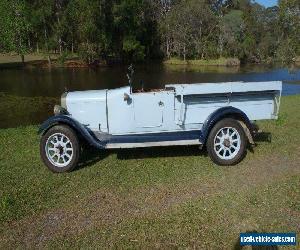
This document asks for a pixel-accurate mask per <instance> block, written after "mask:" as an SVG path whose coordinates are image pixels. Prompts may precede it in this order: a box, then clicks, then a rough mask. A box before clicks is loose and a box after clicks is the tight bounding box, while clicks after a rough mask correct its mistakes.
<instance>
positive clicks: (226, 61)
mask: <svg viewBox="0 0 300 250" xmlns="http://www.w3.org/2000/svg"><path fill="white" fill-rule="evenodd" d="M164 64H165V65H186V66H239V65H240V64H241V62H240V60H239V59H238V58H218V59H206V60H186V61H184V60H182V59H177V58H171V59H169V60H166V61H164Z"/></svg>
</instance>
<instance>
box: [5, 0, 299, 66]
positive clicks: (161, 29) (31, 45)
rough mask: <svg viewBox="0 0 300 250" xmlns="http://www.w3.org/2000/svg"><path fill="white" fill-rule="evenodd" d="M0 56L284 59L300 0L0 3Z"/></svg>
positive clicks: (292, 49)
mask: <svg viewBox="0 0 300 250" xmlns="http://www.w3.org/2000/svg"><path fill="white" fill-rule="evenodd" d="M0 52H16V53H18V54H19V55H20V56H22V55H24V54H28V53H34V52H38V53H44V54H45V55H50V54H51V53H60V54H61V56H62V57H63V56H65V55H66V54H68V53H76V54H77V55H79V56H80V57H81V58H82V59H84V60H86V61H87V62H92V61H94V60H96V59H112V60H117V61H122V62H128V61H142V60H147V59H157V58H161V59H162V58H165V59H169V58H172V57H176V58H180V59H183V60H187V59H215V58H219V57H236V58H239V59H241V60H242V61H244V62H262V61H271V60H281V61H290V60H292V59H293V58H295V57H296V56H299V55H300V1H299V0H280V1H279V2H278V6H276V7H272V8H264V7H263V6H261V5H259V4H257V3H254V2H253V1H250V0H1V1H0Z"/></svg>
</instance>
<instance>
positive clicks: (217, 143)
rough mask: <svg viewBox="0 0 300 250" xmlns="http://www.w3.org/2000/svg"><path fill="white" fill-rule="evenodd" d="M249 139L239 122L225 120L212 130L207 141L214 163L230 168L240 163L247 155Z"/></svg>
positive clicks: (230, 119)
mask: <svg viewBox="0 0 300 250" xmlns="http://www.w3.org/2000/svg"><path fill="white" fill-rule="evenodd" d="M246 148H247V137H246V135H245V132H244V129H243V127H242V126H241V125H240V123H239V122H238V121H237V120H234V119H232V118H225V119H223V120H221V121H219V122H218V123H217V124H216V125H215V126H214V127H213V128H212V130H211V132H210V134H209V136H208V140H207V151H208V154H209V156H210V158H211V159H212V161H213V162H214V163H216V164H218V165H222V166H229V165H235V164H237V163H239V162H240V161H241V160H242V159H243V158H244V157H245V155H246V152H247V150H246Z"/></svg>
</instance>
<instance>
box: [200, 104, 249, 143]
mask: <svg viewBox="0 0 300 250" xmlns="http://www.w3.org/2000/svg"><path fill="white" fill-rule="evenodd" d="M227 117H232V118H235V119H237V120H240V121H242V122H243V123H244V124H245V125H246V127H247V128H246V129H248V131H249V133H250V134H248V131H245V132H246V134H247V137H248V139H249V141H250V142H251V143H252V141H253V139H252V138H253V126H252V124H251V122H250V120H249V118H248V116H247V115H246V114H245V113H244V112H243V111H241V110H240V109H237V108H234V107H231V106H228V107H223V108H220V109H217V110H216V111H214V112H213V113H212V114H210V115H209V116H208V118H207V119H206V120H205V122H204V123H203V127H202V129H201V138H200V140H201V142H202V143H203V144H205V143H206V141H207V138H208V135H209V133H210V131H211V129H212V128H213V127H214V125H215V124H216V123H217V122H218V121H220V120H222V119H224V118H227ZM244 129H245V128H244Z"/></svg>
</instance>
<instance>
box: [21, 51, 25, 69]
mask: <svg viewBox="0 0 300 250" xmlns="http://www.w3.org/2000/svg"><path fill="white" fill-rule="evenodd" d="M21 60H22V64H23V66H24V65H25V57H24V55H23V54H22V55H21Z"/></svg>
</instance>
